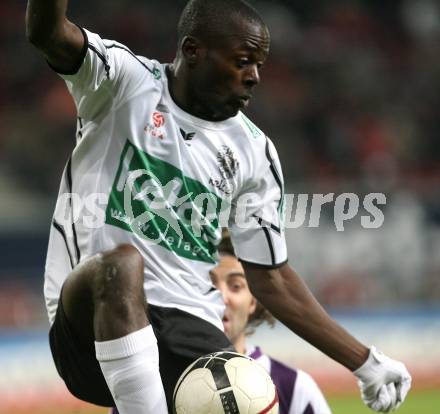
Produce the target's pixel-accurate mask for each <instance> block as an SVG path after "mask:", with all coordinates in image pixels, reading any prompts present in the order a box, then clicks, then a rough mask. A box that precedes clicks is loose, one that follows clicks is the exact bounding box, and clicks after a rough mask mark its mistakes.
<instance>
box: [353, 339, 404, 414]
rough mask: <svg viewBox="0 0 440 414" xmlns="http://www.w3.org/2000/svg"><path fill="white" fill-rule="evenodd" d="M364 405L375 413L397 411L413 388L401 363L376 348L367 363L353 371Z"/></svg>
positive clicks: (372, 349)
mask: <svg viewBox="0 0 440 414" xmlns="http://www.w3.org/2000/svg"><path fill="white" fill-rule="evenodd" d="M353 374H354V375H355V376H356V377H357V379H358V384H359V387H360V389H361V396H362V400H363V401H364V403H365V404H366V405H367V406H368V407H370V408H371V409H372V410H374V411H378V412H383V413H388V412H390V411H394V410H396V409H397V408H398V407H399V406H400V404H401V403H402V402H403V400H404V399H405V397H406V394H407V393H408V391H409V389H410V387H411V375H410V374H409V372H408V370H407V369H406V368H405V365H403V364H402V363H401V362H399V361H395V360H393V359H391V358H388V357H387V356H386V355H384V354H383V353H382V352H380V351H378V350H377V349H376V348H375V347H374V346H372V347H371V349H370V354H369V356H368V359H367V360H366V361H365V363H364V364H363V365H362V366H361V367H360V368H358V369H357V370H356V371H353Z"/></svg>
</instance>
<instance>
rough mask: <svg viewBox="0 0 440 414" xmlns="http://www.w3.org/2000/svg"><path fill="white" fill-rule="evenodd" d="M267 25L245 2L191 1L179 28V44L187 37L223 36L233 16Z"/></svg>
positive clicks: (221, 0)
mask: <svg viewBox="0 0 440 414" xmlns="http://www.w3.org/2000/svg"><path fill="white" fill-rule="evenodd" d="M237 15H238V16H240V17H242V18H243V19H245V20H249V21H253V22H256V23H259V24H261V25H263V26H264V25H265V23H264V21H263V19H262V18H261V16H260V15H259V13H258V12H257V11H256V10H255V9H254V8H253V7H252V6H251V5H250V4H249V3H248V2H246V1H244V0H190V1H188V3H187V4H186V6H185V8H184V9H183V11H182V14H181V15H180V19H179V23H178V26H177V35H178V39H179V42H180V41H181V40H182V39H183V38H184V37H185V36H196V37H197V36H209V35H215V34H221V33H223V32H224V30H225V29H224V28H225V27H226V25H225V23H226V22H228V21H230V19H231V17H232V16H234V17H235V16H237Z"/></svg>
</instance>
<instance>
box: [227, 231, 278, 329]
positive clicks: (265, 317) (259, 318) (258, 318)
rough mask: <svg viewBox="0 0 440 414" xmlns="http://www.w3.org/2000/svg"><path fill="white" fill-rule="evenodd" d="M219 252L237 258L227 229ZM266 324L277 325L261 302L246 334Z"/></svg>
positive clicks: (250, 318)
mask: <svg viewBox="0 0 440 414" xmlns="http://www.w3.org/2000/svg"><path fill="white" fill-rule="evenodd" d="M218 252H219V254H220V255H226V256H234V257H236V255H235V251H234V246H233V245H232V242H231V237H230V235H229V232H228V230H227V229H223V231H222V240H221V242H220V244H219V247H218ZM264 322H267V323H268V324H269V326H271V327H272V326H274V325H275V318H274V317H273V316H272V314H271V313H270V312H269V311H268V310H267V309H266V308H265V307H264V306H263V305H262V304H261V303H260V302H258V301H257V307H256V308H255V311H254V313H252V315H251V316H250V317H249V320H248V324H247V327H246V334H247V335H252V334H253V333H254V332H255V328H256V327H257V326H260V325H261V324H262V323H264Z"/></svg>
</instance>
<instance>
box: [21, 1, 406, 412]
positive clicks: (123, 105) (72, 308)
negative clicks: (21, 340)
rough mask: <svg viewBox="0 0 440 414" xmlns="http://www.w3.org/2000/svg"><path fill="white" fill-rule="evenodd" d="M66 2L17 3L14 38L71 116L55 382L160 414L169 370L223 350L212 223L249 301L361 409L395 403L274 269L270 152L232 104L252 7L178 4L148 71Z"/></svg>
mask: <svg viewBox="0 0 440 414" xmlns="http://www.w3.org/2000/svg"><path fill="white" fill-rule="evenodd" d="M146 1H147V0H146ZM66 9H67V0H28V6H27V13H26V31H27V36H28V38H29V40H30V42H31V43H33V44H34V45H35V46H36V47H37V48H38V49H39V50H41V51H42V53H43V55H44V57H45V58H46V60H47V61H48V63H49V64H50V66H51V67H52V68H53V69H54V70H55V71H56V72H58V73H59V75H60V76H61V77H62V78H63V79H64V80H65V82H66V85H67V87H68V89H69V91H70V93H71V95H72V97H73V99H74V101H75V104H76V107H77V112H78V122H77V129H78V130H77V144H76V146H75V149H74V150H73V152H72V155H71V157H70V159H69V161H68V162H67V165H66V168H65V171H64V174H63V177H62V181H61V187H60V193H59V197H58V202H57V205H56V208H55V212H54V216H53V223H52V227H51V233H50V239H49V247H48V253H47V259H46V271H45V287H44V290H45V298H46V305H47V310H48V315H49V320H50V323H51V328H50V334H49V336H50V344H51V350H52V354H53V358H54V361H55V364H56V366H57V369H58V372H59V373H60V375H61V377H62V378H63V379H64V381H65V383H66V385H67V387H68V388H69V390H70V391H71V392H72V393H73V394H74V395H76V396H77V397H79V398H81V399H83V400H86V401H90V402H92V403H95V404H99V405H104V406H113V405H116V406H117V407H118V409H119V411H120V414H138V413H155V414H156V413H164V412H166V411H167V407H166V402H165V397H167V399H168V405H169V406H170V407H169V409H170V410H172V406H171V404H172V401H171V397H172V392H173V388H174V384H175V383H176V381H177V379H178V377H179V375H180V373H181V372H182V371H183V370H184V369H185V367H186V366H187V365H188V364H189V363H190V362H192V361H193V360H194V359H195V358H197V357H198V356H200V355H202V354H206V353H208V352H212V351H218V350H222V349H226V348H228V347H229V346H230V342H229V341H228V339H227V338H226V336H225V335H224V333H223V331H222V328H223V325H222V313H223V301H222V298H221V294H220V293H219V292H218V291H217V290H216V289H215V288H213V287H212V284H211V281H210V277H209V271H210V270H211V269H212V267H213V266H214V265H215V262H216V259H215V258H216V246H217V245H218V243H219V241H220V239H221V229H220V222H223V220H224V219H225V217H227V218H228V221H229V225H228V227H229V229H230V231H231V238H232V242H233V244H234V248H235V251H236V253H237V257H239V259H240V260H241V262H242V263H243V267H244V270H245V273H246V277H247V280H248V283H249V286H250V288H251V290H252V292H253V294H254V295H255V296H256V297H257V298H258V300H259V301H260V302H261V303H262V304H263V305H264V306H265V307H266V308H267V309H269V310H270V312H271V313H272V314H273V315H274V316H275V317H276V318H277V319H279V320H281V321H282V322H283V323H284V324H285V325H286V326H288V327H289V328H290V329H292V330H293V331H295V332H296V333H297V334H299V335H300V336H302V337H303V338H304V339H305V340H307V341H309V342H310V343H311V344H313V345H315V346H316V347H317V348H319V349H321V350H322V351H323V352H324V353H326V354H327V355H329V356H330V357H331V358H334V359H335V360H336V361H338V362H340V363H341V364H343V365H344V366H345V367H347V368H348V369H350V370H352V371H354V374H355V375H356V376H357V377H358V379H359V383H360V387H361V392H362V398H363V399H364V401H365V402H366V404H368V405H369V406H370V407H372V408H373V409H375V410H382V411H388V410H390V409H391V408H394V407H396V406H397V405H399V404H400V402H401V401H402V400H403V399H404V398H405V395H406V393H407V391H408V389H409V386H410V376H409V374H408V372H407V370H406V369H405V367H404V366H403V364H401V363H399V362H396V361H393V360H391V359H389V358H387V357H385V356H383V355H382V354H380V353H378V352H377V351H376V350H375V349H374V348H373V347H372V348H370V349H369V348H367V347H366V346H365V345H363V344H361V343H360V342H359V341H357V340H356V339H355V338H353V337H352V336H351V335H350V334H349V333H347V332H346V331H345V330H344V329H342V327H340V326H339V325H338V324H336V323H335V322H334V321H333V320H332V319H331V318H330V317H329V316H328V314H327V313H326V312H325V311H324V310H323V309H322V308H321V306H320V305H319V304H318V303H317V301H316V300H315V299H314V297H313V296H312V294H311V293H310V292H309V290H308V289H307V288H306V286H305V285H304V283H303V282H302V280H301V279H300V278H299V277H298V276H297V274H296V273H295V272H294V271H293V270H292V268H291V267H290V266H289V265H288V264H287V249H286V245H285V237H284V229H283V220H282V217H283V209H284V193H283V178H282V174H281V168H280V165H279V162H278V157H277V154H276V150H275V148H274V146H273V144H272V143H271V141H270V140H269V139H268V138H267V137H266V135H265V134H264V133H263V132H262V131H260V130H259V129H258V128H257V127H256V126H255V125H254V124H253V123H252V122H251V121H249V120H248V119H247V118H246V117H245V116H244V115H243V114H242V112H241V109H243V108H244V107H246V106H247V105H248V103H249V100H250V98H251V96H252V93H253V91H254V89H255V87H256V86H257V85H258V83H259V82H260V74H259V69H260V67H261V66H262V65H263V64H264V62H265V60H266V58H267V55H268V52H269V43H270V37H269V30H268V28H267V26H266V25H265V24H264V22H263V20H262V18H261V17H260V15H259V14H258V13H257V11H255V9H254V8H252V7H251V6H250V5H248V4H247V3H246V2H245V1H242V0H190V1H189V2H188V3H187V5H186V7H185V9H184V10H183V12H182V14H181V17H180V20H179V23H178V45H177V52H176V57H175V59H174V61H173V62H172V63H171V64H160V63H159V62H157V61H155V60H150V59H147V58H144V57H139V56H136V55H135V54H134V53H133V52H131V51H130V49H128V48H127V47H126V46H124V45H122V44H120V43H118V42H116V41H112V40H105V39H102V38H101V37H100V36H99V35H98V34H95V33H93V32H91V31H88V30H85V29H83V28H80V27H79V26H77V25H76V24H73V23H72V22H71V21H70V20H68V18H67V17H66ZM145 41H146V43H148V39H145ZM78 200H80V201H78ZM243 205H245V208H243ZM225 206H226V207H227V206H229V207H230V208H229V207H228V208H226V207H225ZM90 210H97V211H98V212H99V214H95V215H94V214H91V212H90ZM69 219H70V221H69ZM146 300H147V301H148V307H147V305H146ZM159 365H160V375H159V370H158V367H159ZM164 390H165V391H164Z"/></svg>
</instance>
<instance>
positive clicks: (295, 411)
mask: <svg viewBox="0 0 440 414" xmlns="http://www.w3.org/2000/svg"><path fill="white" fill-rule="evenodd" d="M219 253H220V260H219V264H218V266H216V267H215V268H214V269H212V270H211V279H212V281H213V283H214V285H215V286H216V287H217V289H219V290H220V292H222V295H223V300H224V302H225V313H224V317H223V326H224V330H225V334H226V336H227V337H228V338H229V339H230V340H231V342H232V344H233V345H234V347H235V349H236V350H237V351H238V352H240V353H242V354H247V355H248V356H250V357H251V358H254V359H255V360H257V361H258V362H259V363H260V364H261V365H263V367H264V368H265V369H266V370H267V371H268V372H269V374H270V375H271V377H272V380H273V382H274V383H275V385H276V387H277V392H278V400H279V414H330V413H331V410H330V408H329V406H328V404H327V401H326V400H325V398H324V396H323V395H322V393H321V390H320V389H319V387H318V385H317V384H316V382H315V381H314V380H313V378H312V377H311V376H310V375H309V374H307V373H306V372H304V371H302V370H299V369H293V368H289V367H287V366H286V365H284V364H282V363H280V362H279V361H277V360H275V359H273V358H271V357H269V356H268V355H265V354H264V353H262V351H261V349H260V348H259V347H253V346H248V344H247V343H246V342H247V341H246V337H247V336H249V335H250V334H252V333H253V332H254V329H255V327H257V326H259V325H260V324H262V323H263V322H267V323H268V324H269V325H271V326H273V324H274V322H275V320H274V318H273V316H272V315H271V314H270V312H268V311H267V309H265V308H264V307H263V306H262V305H261V304H260V303H258V302H257V300H256V299H255V297H254V296H252V293H251V292H250V290H249V286H248V284H247V282H246V277H245V274H244V270H243V266H242V265H241V263H240V261H239V260H238V259H237V258H236V256H235V254H234V249H233V247H232V244H231V242H230V239H229V235H228V234H227V233H225V234H224V237H223V240H222V242H221V243H220V246H219Z"/></svg>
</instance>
